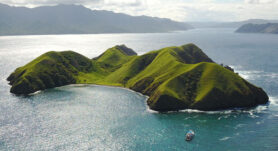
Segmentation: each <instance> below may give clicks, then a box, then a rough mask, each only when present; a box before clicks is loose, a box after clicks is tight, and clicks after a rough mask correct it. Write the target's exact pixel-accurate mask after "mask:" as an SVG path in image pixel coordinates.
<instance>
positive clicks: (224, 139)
mask: <svg viewBox="0 0 278 151" xmlns="http://www.w3.org/2000/svg"><path fill="white" fill-rule="evenodd" d="M230 138H231V137H223V138H220V139H219V140H220V141H226V140H228V139H230Z"/></svg>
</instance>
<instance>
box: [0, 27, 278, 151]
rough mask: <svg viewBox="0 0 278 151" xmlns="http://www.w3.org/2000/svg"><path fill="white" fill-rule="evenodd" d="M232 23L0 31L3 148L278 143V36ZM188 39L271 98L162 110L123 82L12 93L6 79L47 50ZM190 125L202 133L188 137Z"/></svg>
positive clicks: (264, 146) (95, 49)
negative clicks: (245, 105)
mask: <svg viewBox="0 0 278 151" xmlns="http://www.w3.org/2000/svg"><path fill="white" fill-rule="evenodd" d="M232 31H233V29H219V30H216V29H197V30H192V31H187V32H181V33H164V34H111V35H109V34H107V35H59V36H57V35H53V36H19V37H15V36H11V37H0V57H1V58H0V69H1V70H2V72H1V73H0V77H1V81H0V95H1V98H0V111H1V112H0V113H1V114H0V150H138V151H141V150H159V151H161V150H194V151H195V150H201V151H212V150H213V151H242V150H243V151H249V150H250V151H261V150H270V151H272V150H273V151H276V150H278V144H277V143H276V140H277V138H278V130H277V128H278V100H277V98H278V97H277V96H278V69H277V68H278V60H277V56H278V43H277V41H278V36H277V35H261V34H234V33H233V32H232ZM189 42H194V43H196V44H197V45H199V46H200V47H201V48H202V49H203V50H204V51H205V52H206V53H207V54H208V55H209V56H211V57H212V58H213V59H214V60H215V61H217V62H222V63H225V64H229V65H232V66H234V68H235V69H236V71H237V72H239V74H240V75H241V76H243V77H244V78H246V79H247V80H249V81H250V82H252V83H255V84H256V85H259V86H261V87H263V88H264V89H265V90H266V91H267V93H268V94H269V95H270V96H271V99H270V100H271V102H270V104H269V105H266V106H258V107H257V108H254V109H248V110H243V111H230V110H228V111H221V112H197V111H191V110H186V111H183V112H179V113H175V112H173V113H168V114H159V113H155V112H152V111H149V110H148V108H147V106H146V104H145V100H146V97H145V96H142V95H140V94H138V93H135V92H132V91H129V90H126V89H122V88H115V87H105V86H95V85H70V86H65V87H60V88H55V89H50V90H47V91H43V92H39V93H37V94H35V95H32V96H29V97H23V96H14V95H12V94H10V93H9V88H10V87H9V86H8V84H7V81H6V80H5V78H6V77H7V76H8V75H9V73H10V72H12V71H13V70H14V69H15V68H16V67H18V66H20V65H23V64H25V63H27V62H28V61H30V60H32V59H33V58H35V57H37V56H38V55H40V54H41V53H43V52H46V51H48V50H67V49H73V50H76V51H78V52H80V53H82V54H84V55H86V56H88V57H91V58H92V57H95V56H96V55H97V54H100V53H101V52H103V51H104V50H105V49H106V48H107V47H109V46H113V45H115V44H122V43H125V44H127V46H130V47H132V48H134V49H135V50H136V51H137V52H139V53H140V54H142V53H144V52H147V51H149V50H153V49H158V48H162V47H164V46H169V45H181V44H184V43H189ZM143 48H147V49H143ZM188 129H193V130H194V131H195V133H196V137H195V138H194V140H193V141H192V142H189V143H188V142H185V141H184V135H185V133H186V131H187V130H188Z"/></svg>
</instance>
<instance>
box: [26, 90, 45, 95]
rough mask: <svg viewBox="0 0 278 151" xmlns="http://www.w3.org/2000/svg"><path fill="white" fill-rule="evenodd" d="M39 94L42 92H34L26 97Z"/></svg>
mask: <svg viewBox="0 0 278 151" xmlns="http://www.w3.org/2000/svg"><path fill="white" fill-rule="evenodd" d="M41 92H42V91H41V90H39V91H36V92H34V93H30V94H28V95H30V96H32V95H36V94H39V93H41Z"/></svg>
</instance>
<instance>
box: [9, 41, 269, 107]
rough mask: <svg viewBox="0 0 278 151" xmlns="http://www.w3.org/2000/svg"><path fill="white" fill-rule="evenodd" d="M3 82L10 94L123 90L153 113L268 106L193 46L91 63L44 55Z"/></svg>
mask: <svg viewBox="0 0 278 151" xmlns="http://www.w3.org/2000/svg"><path fill="white" fill-rule="evenodd" d="M8 81H10V84H11V85H12V87H11V92H12V93H15V94H29V93H33V92H36V91H38V90H44V89H47V88H53V87H57V86H62V85H67V84H82V83H84V84H85V83H86V84H100V85H110V86H121V87H126V88H130V89H132V90H135V91H137V92H141V93H142V94H145V95H148V96H149V99H148V101H147V103H148V105H149V107H150V108H151V109H153V110H157V111H175V110H182V109H188V108H190V109H199V110H221V109H228V108H239V107H254V106H256V105H258V104H264V103H267V102H268V96H267V94H266V93H265V92H264V91H263V90H262V89H261V88H258V87H256V86H254V85H252V84H250V83H249V82H247V81H246V80H244V79H243V78H241V77H240V76H239V75H238V74H236V73H234V72H233V71H231V70H228V69H226V68H224V67H222V66H220V65H218V64H216V63H214V62H213V61H212V60H211V59H210V58H209V57H208V56H207V55H206V54H205V53H203V51H202V50H201V49H200V48H198V47H197V46H195V45H194V44H187V45H183V46H180V47H167V48H163V49H160V50H156V51H151V52H149V53H146V54H144V55H141V56H137V54H136V53H135V52H134V51H133V50H132V49H130V48H127V47H126V46H124V45H121V46H115V47H113V48H110V49H108V50H107V51H105V52H104V53H103V54H101V55H100V56H99V57H96V58H94V59H89V58H86V57H84V56H82V55H80V54H77V53H75V52H72V51H65V52H48V53H46V54H43V55H41V56H40V57H38V58H36V59H35V60H33V61H32V62H30V63H28V64H27V65H25V66H23V67H20V68H17V69H16V70H15V71H14V72H13V73H12V74H11V75H10V76H9V77H8Z"/></svg>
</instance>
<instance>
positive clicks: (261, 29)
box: [236, 23, 278, 34]
mask: <svg viewBox="0 0 278 151" xmlns="http://www.w3.org/2000/svg"><path fill="white" fill-rule="evenodd" d="M236 32H238V33H268V34H278V23H267V24H245V25H242V26H241V27H239V28H238V29H237V30H236Z"/></svg>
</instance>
